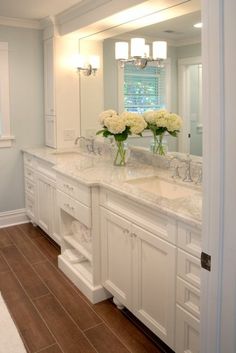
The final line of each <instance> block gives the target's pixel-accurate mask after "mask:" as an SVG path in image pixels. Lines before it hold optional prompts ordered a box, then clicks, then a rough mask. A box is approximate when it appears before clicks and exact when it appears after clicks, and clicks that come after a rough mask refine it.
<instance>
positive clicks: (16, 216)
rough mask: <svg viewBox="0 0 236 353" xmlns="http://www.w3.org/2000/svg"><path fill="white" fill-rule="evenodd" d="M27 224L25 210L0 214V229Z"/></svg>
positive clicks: (27, 219)
mask: <svg viewBox="0 0 236 353" xmlns="http://www.w3.org/2000/svg"><path fill="white" fill-rule="evenodd" d="M28 222H29V218H28V217H27V216H26V212H25V208H21V209H18V210H13V211H7V212H0V228H4V227H9V226H13V225H16V224H21V223H28Z"/></svg>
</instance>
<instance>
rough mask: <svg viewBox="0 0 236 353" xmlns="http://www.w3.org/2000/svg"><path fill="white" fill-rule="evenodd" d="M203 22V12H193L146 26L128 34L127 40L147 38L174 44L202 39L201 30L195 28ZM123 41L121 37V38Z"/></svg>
mask: <svg viewBox="0 0 236 353" xmlns="http://www.w3.org/2000/svg"><path fill="white" fill-rule="evenodd" d="M198 22H201V11H197V12H193V13H190V14H187V15H184V16H179V17H175V18H172V19H170V20H166V21H163V22H159V23H155V24H153V25H151V26H145V27H142V28H139V29H136V30H135V31H132V32H127V33H126V34H125V38H129V37H135V36H137V37H145V38H150V39H151V38H153V39H162V40H167V41H168V40H169V41H170V40H171V41H174V42H176V43H177V42H178V41H180V42H181V41H183V40H194V39H195V40H199V41H200V39H201V29H199V28H194V27H193V25H194V24H195V23H198ZM119 38H120V39H122V38H121V37H119Z"/></svg>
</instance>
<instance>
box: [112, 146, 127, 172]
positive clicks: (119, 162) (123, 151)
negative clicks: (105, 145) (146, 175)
mask: <svg viewBox="0 0 236 353" xmlns="http://www.w3.org/2000/svg"><path fill="white" fill-rule="evenodd" d="M115 142H116V148H115V154H114V162H113V164H114V165H116V166H125V165H126V159H127V147H126V146H125V143H124V141H115Z"/></svg>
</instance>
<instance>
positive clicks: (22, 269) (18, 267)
mask: <svg viewBox="0 0 236 353" xmlns="http://www.w3.org/2000/svg"><path fill="white" fill-rule="evenodd" d="M1 254H2V255H3V257H4V259H5V260H6V261H7V263H8V264H9V266H10V267H11V269H12V270H13V271H14V273H15V274H16V276H17V278H18V280H19V281H20V282H21V285H22V286H23V288H24V289H25V290H26V292H27V294H28V295H29V296H30V298H36V297H40V296H42V295H45V294H48V293H49V291H48V289H47V287H46V286H45V285H44V284H43V282H42V281H41V279H40V278H39V277H38V275H37V274H36V273H35V271H34V270H33V269H32V267H31V266H30V264H29V262H28V261H26V260H25V258H24V257H23V256H22V255H21V253H20V252H19V251H18V250H17V248H16V247H15V246H8V247H7V248H3V249H1Z"/></svg>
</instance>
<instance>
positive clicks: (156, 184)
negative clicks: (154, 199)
mask: <svg viewBox="0 0 236 353" xmlns="http://www.w3.org/2000/svg"><path fill="white" fill-rule="evenodd" d="M126 183H127V184H130V185H133V186H136V187H137V188H138V189H140V190H143V191H146V192H149V193H152V194H155V195H158V196H161V197H164V198H168V199H177V198H182V197H184V198H186V197H190V196H192V195H193V194H194V193H196V192H197V191H195V190H193V189H191V188H188V187H184V186H181V185H179V184H176V183H171V182H168V181H165V180H162V179H160V178H158V177H156V176H152V177H145V178H139V179H132V180H128V181H126Z"/></svg>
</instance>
